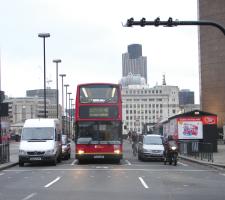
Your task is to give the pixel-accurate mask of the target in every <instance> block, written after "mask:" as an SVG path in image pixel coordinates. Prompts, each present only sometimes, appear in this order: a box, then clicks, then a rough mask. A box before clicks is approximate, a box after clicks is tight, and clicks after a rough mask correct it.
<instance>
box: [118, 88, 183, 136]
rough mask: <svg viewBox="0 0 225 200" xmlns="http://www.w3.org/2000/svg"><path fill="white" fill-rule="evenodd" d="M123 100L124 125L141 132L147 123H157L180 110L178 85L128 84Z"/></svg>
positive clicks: (123, 89)
mask: <svg viewBox="0 0 225 200" xmlns="http://www.w3.org/2000/svg"><path fill="white" fill-rule="evenodd" d="M122 102H123V123H124V125H126V126H127V129H128V130H133V131H134V130H135V131H137V132H138V133H139V134H140V133H141V132H142V129H143V125H144V124H145V123H151V124H155V123H157V122H159V121H161V120H162V119H166V118H168V117H171V116H173V115H175V114H177V113H178V112H179V111H180V108H179V88H178V87H177V86H167V85H158V86H154V87H153V88H149V87H148V86H147V85H128V86H127V87H123V88H122Z"/></svg>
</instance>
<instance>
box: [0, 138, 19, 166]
mask: <svg viewBox="0 0 225 200" xmlns="http://www.w3.org/2000/svg"><path fill="white" fill-rule="evenodd" d="M18 151H19V142H14V141H12V142H10V162H7V163H4V164H0V170H4V169H7V168H9V167H12V166H15V165H17V164H18V153H19V152H18Z"/></svg>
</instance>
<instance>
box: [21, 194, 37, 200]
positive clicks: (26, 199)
mask: <svg viewBox="0 0 225 200" xmlns="http://www.w3.org/2000/svg"><path fill="white" fill-rule="evenodd" d="M36 194H37V193H32V194H30V195H28V196H26V197H25V198H23V199H22V200H28V199H31V198H32V197H33V196H35V195H36Z"/></svg>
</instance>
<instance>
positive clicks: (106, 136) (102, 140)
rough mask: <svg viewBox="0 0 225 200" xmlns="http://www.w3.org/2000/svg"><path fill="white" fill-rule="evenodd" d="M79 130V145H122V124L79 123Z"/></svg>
mask: <svg viewBox="0 0 225 200" xmlns="http://www.w3.org/2000/svg"><path fill="white" fill-rule="evenodd" d="M77 128H78V129H77V131H78V132H77V134H78V140H77V144H121V134H119V133H120V132H121V130H120V129H121V123H120V122H116V121H90V122H79V123H78V127H77Z"/></svg>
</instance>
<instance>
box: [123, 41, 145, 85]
mask: <svg viewBox="0 0 225 200" xmlns="http://www.w3.org/2000/svg"><path fill="white" fill-rule="evenodd" d="M129 73H132V74H133V75H137V74H139V75H140V76H141V77H144V78H145V81H146V83H147V80H148V79H147V57H146V56H142V46H141V45H140V44H132V45H129V46H128V52H127V53H124V54H123V55H122V76H123V77H125V76H128V74H129Z"/></svg>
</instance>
